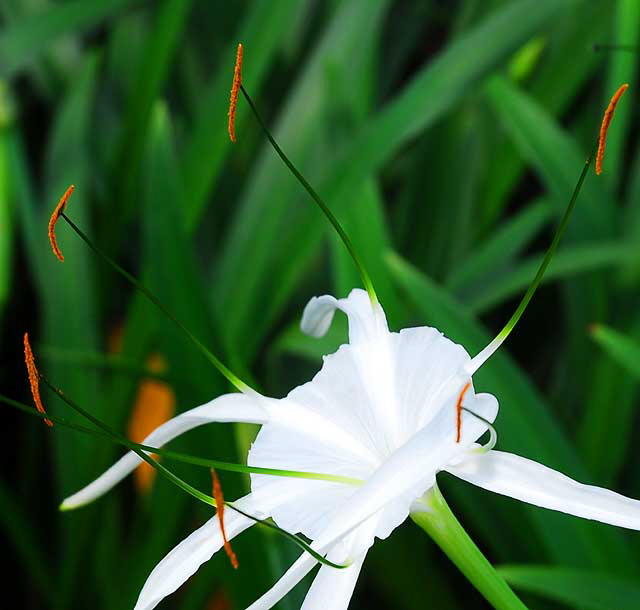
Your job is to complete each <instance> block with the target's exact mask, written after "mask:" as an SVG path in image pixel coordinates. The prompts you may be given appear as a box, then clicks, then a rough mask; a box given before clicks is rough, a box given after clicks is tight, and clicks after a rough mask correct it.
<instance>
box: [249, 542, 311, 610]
mask: <svg viewBox="0 0 640 610" xmlns="http://www.w3.org/2000/svg"><path fill="white" fill-rule="evenodd" d="M316 564H317V562H316V560H315V559H314V558H313V557H312V556H311V555H309V553H303V554H302V555H300V557H298V559H296V561H295V562H294V563H293V565H292V566H291V567H290V568H289V569H288V570H287V571H286V572H285V573H284V575H283V576H282V577H281V578H280V580H278V582H277V583H276V584H275V585H274V586H273V587H271V589H269V590H268V591H267V592H266V593H265V594H264V595H263V596H262V597H260V598H259V599H257V600H256V601H255V602H253V603H252V604H251V605H250V606H249V607H248V608H247V610H269V608H272V607H273V606H275V605H276V604H277V603H278V602H279V601H280V600H281V599H282V598H283V597H284V596H285V595H286V594H287V593H289V591H291V589H293V587H295V586H296V585H297V584H298V583H299V582H300V581H301V580H302V579H303V578H304V577H305V576H306V575H307V574H308V573H309V572H311V570H313V567H314V566H315V565H316Z"/></svg>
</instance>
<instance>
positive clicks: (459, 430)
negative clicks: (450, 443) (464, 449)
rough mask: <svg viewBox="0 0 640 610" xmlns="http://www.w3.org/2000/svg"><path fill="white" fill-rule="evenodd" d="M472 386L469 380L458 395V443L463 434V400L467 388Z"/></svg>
mask: <svg viewBox="0 0 640 610" xmlns="http://www.w3.org/2000/svg"><path fill="white" fill-rule="evenodd" d="M470 387H471V382H470V381H467V383H465V384H464V387H463V388H462V390H461V391H460V394H459V395H458V401H457V402H456V443H459V442H460V436H461V435H462V401H463V400H464V395H465V394H466V393H467V390H468V389H469V388H470Z"/></svg>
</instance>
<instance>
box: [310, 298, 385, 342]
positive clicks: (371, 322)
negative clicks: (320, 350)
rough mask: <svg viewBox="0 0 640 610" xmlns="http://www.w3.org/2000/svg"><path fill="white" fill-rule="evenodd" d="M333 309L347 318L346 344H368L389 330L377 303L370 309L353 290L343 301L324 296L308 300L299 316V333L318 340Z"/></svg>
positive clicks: (327, 326)
mask: <svg viewBox="0 0 640 610" xmlns="http://www.w3.org/2000/svg"><path fill="white" fill-rule="evenodd" d="M336 309H340V310H341V311H343V312H344V313H346V314H347V317H348V318H349V343H351V344H352V345H353V344H356V343H359V342H366V341H371V340H372V339H374V338H375V337H376V336H377V335H379V334H380V333H384V332H388V330H389V329H388V327H387V318H386V317H385V315H384V311H383V309H382V307H380V305H379V304H378V303H376V304H375V305H374V304H373V303H372V302H371V299H370V298H369V295H368V294H367V293H366V292H365V291H364V290H361V289H359V288H356V289H354V290H352V291H351V292H350V293H349V296H348V297H347V298H346V299H336V298H335V297H332V296H330V295H327V294H325V295H323V296H320V297H312V298H311V300H310V301H309V302H308V303H307V305H306V307H305V308H304V311H303V312H302V321H301V322H300V328H301V330H302V332H303V333H306V334H307V335H311V336H312V337H322V336H323V335H324V334H325V333H326V332H327V330H329V326H331V321H332V320H333V314H334V313H335V310H336Z"/></svg>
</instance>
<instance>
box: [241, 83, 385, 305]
mask: <svg viewBox="0 0 640 610" xmlns="http://www.w3.org/2000/svg"><path fill="white" fill-rule="evenodd" d="M240 91H242V95H244V97H245V99H246V100H247V103H248V104H249V106H250V108H251V111H252V112H253V114H254V116H255V117H256V120H257V121H258V123H259V124H260V127H261V128H262V131H264V134H265V135H266V136H267V139H268V140H269V142H270V144H271V146H273V149H274V150H275V151H276V153H278V156H279V157H280V158H281V159H282V161H283V162H284V164H285V165H286V166H287V167H288V168H289V170H290V171H291V173H292V174H293V175H294V176H295V177H296V179H297V180H298V182H300V184H301V185H302V186H303V187H304V189H305V190H306V191H307V193H308V194H309V195H310V197H311V199H313V201H314V202H315V203H316V204H317V206H318V207H319V208H320V210H321V211H322V213H323V214H324V215H325V216H326V218H327V220H328V221H329V222H330V223H331V225H332V226H333V228H334V229H335V230H336V233H337V234H338V235H339V236H340V239H341V240H342V243H343V244H344V245H345V247H346V248H347V250H348V251H349V254H350V255H351V258H352V259H353V262H354V263H355V265H356V268H357V269H358V273H359V274H360V278H361V279H362V284H363V286H364V287H365V289H366V291H367V293H368V294H369V298H370V299H371V304H372V305H373V306H374V309H375V306H376V305H377V304H378V297H377V295H376V291H375V289H374V288H373V282H372V281H371V276H370V275H369V273H368V272H367V270H366V268H365V266H364V264H363V263H362V261H361V260H360V257H359V256H358V253H357V252H356V250H355V248H354V247H353V244H352V243H351V240H350V239H349V236H348V235H347V233H346V231H345V230H344V229H343V228H342V225H341V224H340V222H339V221H338V219H337V218H336V217H335V215H334V214H333V212H332V211H331V210H330V209H329V206H328V205H327V204H326V203H325V202H324V201H323V200H322V198H321V197H320V195H318V193H317V192H316V190H315V189H314V188H313V187H312V186H311V184H309V182H308V180H307V179H306V178H305V177H304V176H303V175H302V174H301V173H300V172H299V171H298V169H297V168H296V166H295V165H294V164H293V163H292V162H291V160H290V159H289V158H288V157H287V155H285V153H284V151H283V150H282V149H281V148H280V146H279V145H278V143H277V142H276V140H275V138H274V137H273V135H272V134H271V132H270V131H269V129H268V128H267V125H266V124H265V122H264V121H263V120H262V117H261V116H260V113H259V112H258V109H257V108H256V106H255V104H254V103H253V100H252V99H251V97H250V96H249V94H248V93H247V90H246V89H245V88H244V85H240Z"/></svg>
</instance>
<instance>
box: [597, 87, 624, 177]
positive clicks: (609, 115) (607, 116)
mask: <svg viewBox="0 0 640 610" xmlns="http://www.w3.org/2000/svg"><path fill="white" fill-rule="evenodd" d="M628 86H629V85H628V84H627V83H625V84H624V85H622V86H621V87H620V88H619V89H618V90H617V91H616V92H615V93H614V94H613V97H612V98H611V101H610V102H609V105H608V106H607V109H606V110H605V111H604V117H603V118H602V125H601V126H600V138H599V140H598V152H597V154H596V174H597V175H598V176H599V175H600V174H601V173H602V160H603V159H604V149H605V146H606V144H607V131H608V130H609V125H610V124H611V119H613V113H614V111H615V109H616V106H617V105H618V102H619V101H620V98H621V97H622V94H623V93H624V92H625V91H626V90H627V87H628Z"/></svg>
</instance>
